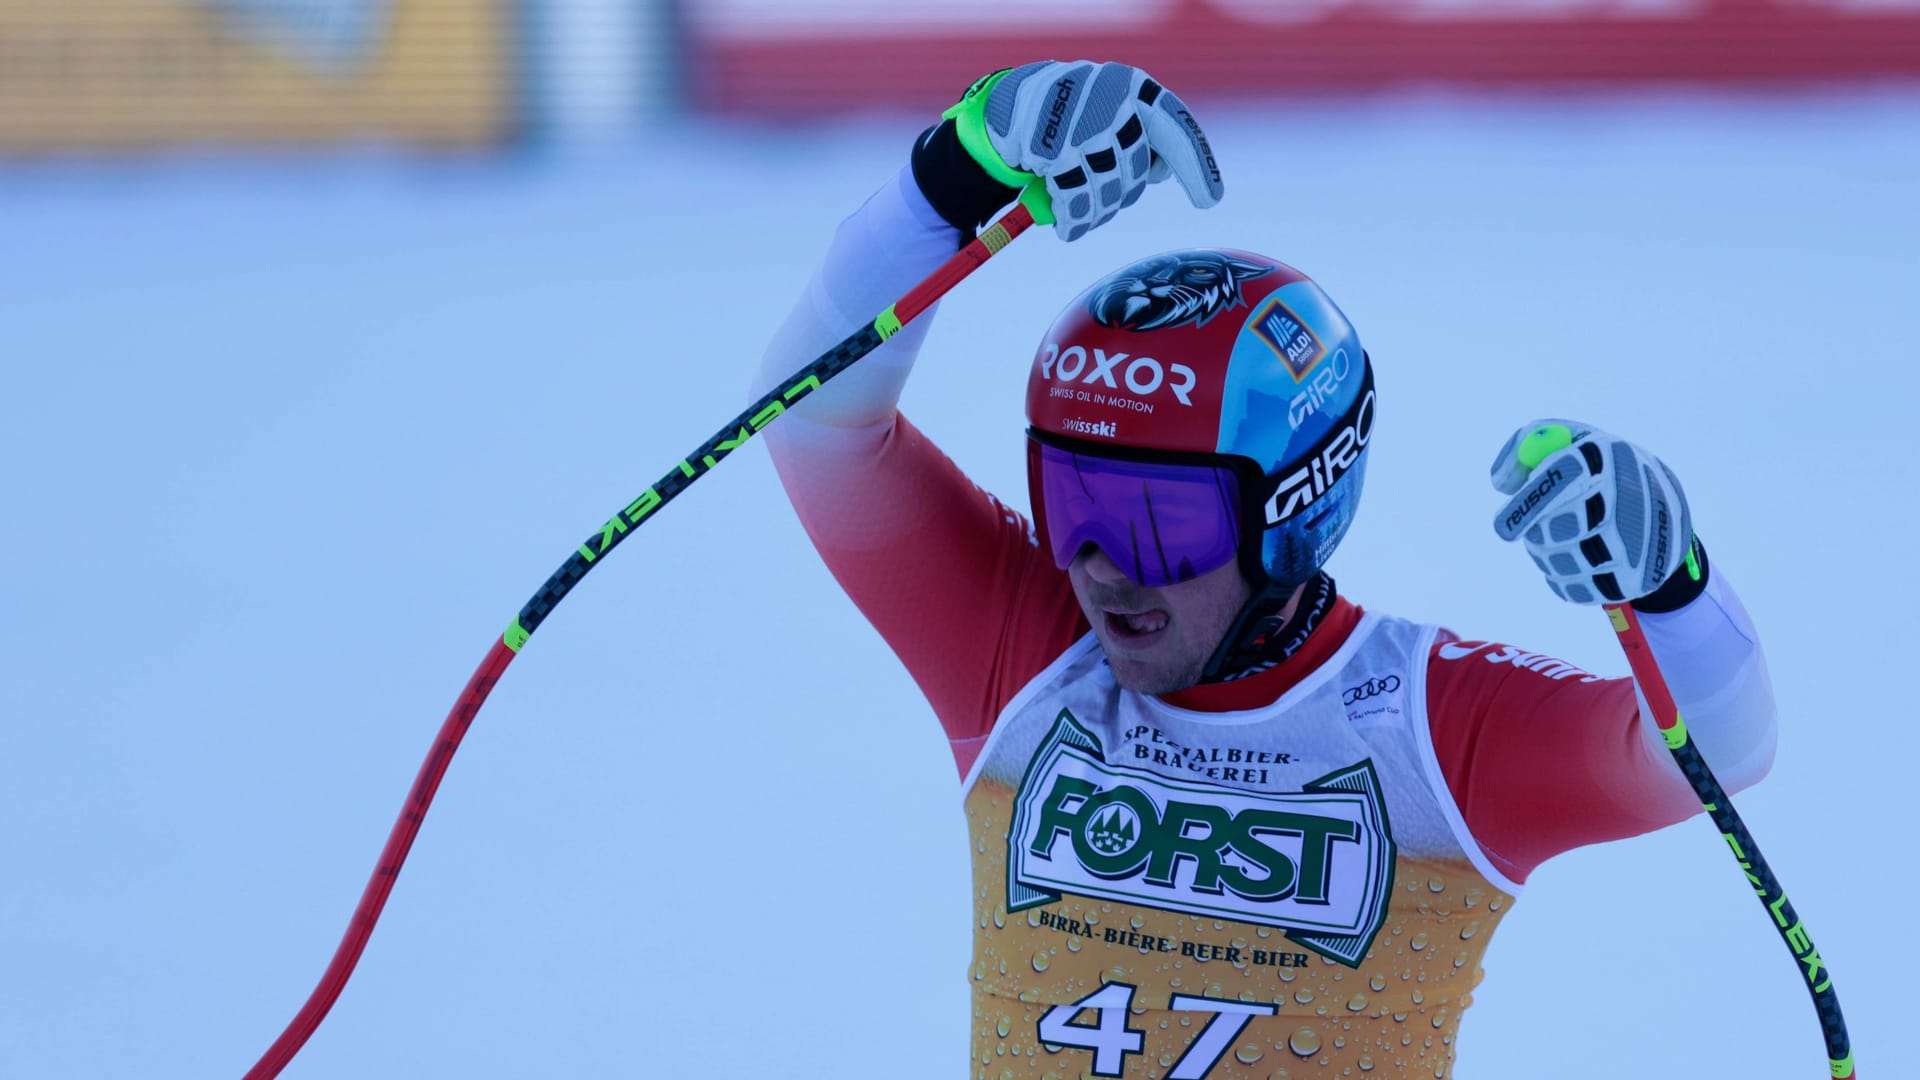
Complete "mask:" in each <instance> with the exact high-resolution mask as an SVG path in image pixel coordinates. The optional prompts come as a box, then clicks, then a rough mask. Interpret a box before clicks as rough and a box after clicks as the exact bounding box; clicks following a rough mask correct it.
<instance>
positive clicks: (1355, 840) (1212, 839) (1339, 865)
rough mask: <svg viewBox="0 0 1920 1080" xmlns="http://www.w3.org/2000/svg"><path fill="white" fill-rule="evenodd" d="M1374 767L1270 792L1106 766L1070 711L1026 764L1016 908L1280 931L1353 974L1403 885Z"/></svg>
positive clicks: (1012, 870)
mask: <svg viewBox="0 0 1920 1080" xmlns="http://www.w3.org/2000/svg"><path fill="white" fill-rule="evenodd" d="M1394 852H1395V849H1394V843H1393V837H1392V834H1391V832H1390V831H1389V830H1388V828H1387V819H1386V809H1385V803H1384V800H1383V799H1382V798H1381V797H1380V791H1379V781H1378V778H1377V777H1376V776H1375V774H1374V771H1373V765H1372V763H1371V762H1365V761H1363V762H1361V763H1359V764H1357V765H1354V766H1351V767H1349V768H1346V769H1342V770H1340V771H1338V772H1335V773H1332V774H1329V775H1327V776H1324V777H1321V778H1320V779H1319V780H1316V781H1314V782H1313V783H1310V784H1308V785H1306V786H1305V787H1304V788H1303V789H1302V790H1300V791H1298V792H1289V793H1285V794H1264V793H1254V792H1248V791H1241V790H1238V789H1234V788H1225V787H1216V786H1213V785H1210V784H1204V783H1194V782H1191V781H1188V780H1186V779H1184V778H1176V777H1170V776H1162V775H1160V774H1158V773H1154V772H1149V771H1146V770H1142V769H1135V768H1130V767H1127V766H1124V765H1116V764H1110V763H1108V762H1107V761H1106V760H1105V759H1104V757H1103V756H1102V754H1101V752H1100V746H1099V743H1098V741H1097V740H1096V739H1095V738H1094V737H1093V735H1092V734H1090V733H1089V732H1088V731H1087V730H1086V729H1085V728H1083V727H1081V726H1080V725H1079V724H1078V723H1077V722H1075V721H1074V719H1073V717H1072V715H1071V714H1070V713H1068V712H1066V711H1064V710H1063V711H1062V712H1061V714H1060V716H1059V718H1058V719H1057V720H1056V721H1055V723H1054V729H1053V731H1052V733H1050V734H1049V735H1048V737H1047V739H1046V740H1045V741H1044V742H1043V743H1042V744H1041V746H1040V748H1039V750H1038V751H1037V752H1036V753H1035V755H1034V757H1033V760H1032V761H1031V762H1030V763H1029V765H1028V767H1027V774H1026V777H1025V779H1024V780H1023V781H1022V782H1021V785H1020V792H1019V795H1018V796H1017V798H1016V802H1015V809H1014V819H1013V826H1012V828H1011V829H1010V830H1009V831H1008V834H1007V910H1008V911H1022V910H1025V909H1027V908H1031V907H1038V906H1040V905H1042V904H1049V903H1052V902H1054V901H1056V900H1058V899H1060V896H1061V895H1062V894H1064V893H1074V894H1076V895H1079V896H1098V897H1103V898H1107V899H1112V900H1120V901H1124V902H1126V903H1130V904H1139V905H1145V906H1148V907H1155V908H1161V909H1165V910H1169V911H1181V912H1188V913H1192V914H1196V915H1210V916H1225V917H1229V918H1233V919H1238V920H1242V921H1245V922H1252V923H1258V924H1260V925H1263V926H1274V927H1279V928H1282V929H1284V930H1286V931H1287V936H1288V937H1289V938H1291V939H1293V940H1294V941H1296V942H1298V943H1299V944H1300V945H1302V946H1304V947H1306V948H1310V949H1313V950H1315V951H1316V952H1319V953H1321V954H1322V955H1325V956H1328V957H1331V958H1333V959H1335V960H1338V961H1340V962H1341V963H1343V964H1346V965H1348V966H1349V967H1351V966H1355V965H1356V964H1358V962H1359V960H1360V958H1361V957H1363V956H1365V955H1366V951H1367V948H1368V946H1369V945H1371V944H1372V942H1373V937H1374V935H1375V934H1376V933H1378V932H1379V929H1380V922H1381V920H1382V919H1383V918H1384V917H1385V915H1386V908H1387V897H1388V895H1389V894H1390V892H1391V889H1392V887H1393V865H1394Z"/></svg>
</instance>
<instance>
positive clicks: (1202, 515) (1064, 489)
mask: <svg viewBox="0 0 1920 1080" xmlns="http://www.w3.org/2000/svg"><path fill="white" fill-rule="evenodd" d="M1028 454H1029V455H1030V456H1031V458H1033V459H1034V460H1033V462H1032V463H1033V465H1034V467H1035V468H1036V469H1037V471H1038V473H1039V483H1038V484H1037V485H1036V488H1037V490H1038V492H1039V495H1040V502H1041V506H1040V508H1039V509H1040V511H1041V524H1042V527H1043V530H1044V534H1045V537H1046V540H1047V543H1048V544H1049V546H1051V547H1052V549H1053V561H1054V563H1055V564H1056V565H1058V566H1059V567H1060V568H1061V569H1062V570H1064V569H1066V568H1067V566H1068V565H1069V564H1071V563H1072V562H1073V560H1074V558H1075V557H1076V556H1077V555H1079V554H1080V551H1081V549H1082V548H1084V547H1085V546H1086V545H1088V544H1093V545H1095V546H1097V547H1098V548H1099V549H1100V550H1101V551H1104V552H1106V553H1107V558H1109V559H1112V560H1113V561H1114V563H1115V564H1116V565H1117V566H1119V567H1120V569H1121V571H1122V572H1124V573H1125V574H1126V575H1127V577H1129V578H1131V579H1133V580H1134V581H1135V582H1136V583H1138V584H1140V585H1144V586H1147V587H1149V588H1159V587H1161V586H1165V585H1174V584H1178V583H1180V582H1182V581H1187V580H1190V579H1192V578H1196V577H1199V576H1200V575H1201V574H1204V573H1207V572H1208V571H1210V570H1217V569H1219V568H1220V567H1222V566H1225V565H1226V564H1227V563H1229V562H1232V561H1233V558H1234V552H1235V551H1236V550H1237V549H1238V547H1239V539H1240V532H1239V525H1240V514H1239V505H1240V482H1239V479H1238V478H1237V477H1236V476H1235V475H1234V473H1233V470H1232V469H1228V468H1224V467H1220V466H1212V465H1171V464H1162V463H1156V462H1147V461H1124V460H1120V459H1117V458H1105V457H1093V456H1091V455H1088V454H1076V453H1074V452H1073V451H1071V450H1063V449H1061V448H1059V447H1057V446H1049V445H1047V444H1045V443H1042V442H1039V441H1037V440H1031V441H1029V443H1028Z"/></svg>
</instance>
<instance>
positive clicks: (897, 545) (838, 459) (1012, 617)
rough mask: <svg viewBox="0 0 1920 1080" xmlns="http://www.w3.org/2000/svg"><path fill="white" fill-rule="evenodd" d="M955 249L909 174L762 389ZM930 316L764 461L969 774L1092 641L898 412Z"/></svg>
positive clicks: (1024, 534) (797, 322) (1028, 553)
mask: <svg viewBox="0 0 1920 1080" xmlns="http://www.w3.org/2000/svg"><path fill="white" fill-rule="evenodd" d="M958 247H959V232H958V230H956V229H954V228H953V227H952V226H950V225H948V224H947V223H946V222H945V221H944V220H941V218H940V217H939V215H938V214H936V213H935V212H934V211H933V210H932V208H931V207H930V206H928V205H927V203H926V200H925V198H924V197H923V196H922V195H921V194H920V192H919V189H918V187H917V186H915V184H914V183H913V180H912V177H911V174H910V173H909V172H906V171H904V170H903V171H902V173H901V175H899V176H897V177H895V178H894V180H893V181H891V182H890V183H889V184H888V185H886V186H884V187H882V188H881V190H880V191H879V192H876V193H875V194H874V196H873V197H872V198H870V199H868V200H867V202H866V203H865V204H864V205H863V206H862V207H861V208H860V209H859V210H857V211H855V212H854V214H852V215H851V216H849V217H848V218H847V219H846V220H845V221H844V222H842V223H841V225H840V228H839V229H838V231H837V232H836V233H835V236H834V240H833V243H832V246H831V247H830V248H829V250H828V254H827V257H826V259H825V261H824V263H823V265H822V266H821V268H820V270H819V272H818V273H817V274H816V275H815V277H814V279H813V280H812V281H811V282H810V283H809V285H808V288H807V290H806V292H805V293H804V294H803V295H802V297H801V298H800V301H799V302H798V303H797V304H796V305H795V307H794V309H793V312H792V313H791V314H790V315H789V316H788V318H787V321H786V322H785V324H784V325H782V327H781V328H780V330H779V331H778V333H777V334H776V335H775V337H774V340H773V341H772V342H771V343H770V344H769V345H768V348H767V352H766V355H765V357H764V359H763V362H762V374H761V376H760V378H759V380H758V385H760V386H763V387H764V386H771V385H773V384H774V382H775V381H776V380H777V379H778V378H779V377H781V376H783V375H785V374H786V373H788V372H791V371H793V370H795V369H797V368H798V367H799V366H800V365H802V364H804V363H806V362H807V361H808V360H810V359H812V358H813V357H814V356H815V355H818V354H819V353H820V352H823V351H825V350H826V349H827V348H829V347H831V346H832V345H833V344H834V343H836V342H838V341H840V340H841V339H842V338H844V337H845V336H846V335H847V334H849V333H851V332H852V331H853V330H855V329H857V328H858V327H859V326H860V325H861V324H862V323H864V322H865V321H866V320H867V319H870V318H871V317H872V316H873V315H874V314H875V313H877V312H878V311H880V310H881V309H883V308H885V307H886V306H887V305H888V304H890V303H892V302H893V301H894V300H896V299H898V298H899V296H900V295H901V294H902V293H905V292H906V291H907V290H908V289H910V288H911V287H912V286H913V285H914V284H916V283H917V282H918V281H919V280H920V279H921V278H923V277H925V276H926V275H927V274H928V273H929V272H931V271H932V270H933V269H934V268H936V267H938V266H939V265H940V263H941V262H943V261H944V260H945V259H946V258H947V257H948V256H950V255H952V254H953V252H954V251H955V250H957V249H958ZM934 314H935V312H934V311H929V312H927V313H926V314H925V315H923V316H922V317H921V318H920V319H918V320H916V321H915V322H914V323H913V324H912V325H910V326H908V327H906V328H905V329H903V330H901V331H900V332H899V333H896V334H895V335H894V336H893V337H892V338H891V339H889V340H888V342H887V343H886V344H885V345H883V346H882V347H881V348H880V349H878V350H876V351H875V352H874V353H873V354H872V355H869V356H868V357H866V358H864V359H862V360H860V361H859V362H858V363H856V364H854V365H853V367H852V368H850V369H848V370H847V371H846V372H845V373H844V374H842V375H841V376H840V377H839V378H837V379H836V380H834V381H833V382H831V383H828V384H827V385H826V386H825V387H823V388H822V389H821V390H819V391H817V392H815V393H814V394H812V395H810V396H809V397H808V398H807V399H806V400H804V401H803V402H801V404H800V405H799V406H798V407H796V408H795V409H793V410H791V411H790V414H789V415H788V416H785V417H783V418H782V419H781V420H780V422H779V423H776V424H773V425H771V426H770V427H768V429H767V431H766V433H765V440H766V443H767V447H768V452H769V453H770V454H771V455H772V457H773V462H774V466H775V468H776V469H777V470H778V471H779V474H780V480H781V483H782V485H783V486H784V487H785V488H786V491H787V495H788V498H789V499H791V500H792V503H793V506H794V510H795V512H796V513H797V514H798V515H799V517H800V522H801V524H802V525H803V526H804V527H805V529H806V531H807V535H808V537H809V538H810V539H811V540H812V541H813V544H814V547H815V548H816V549H817V550H818V551H819V552H820V555H821V557H822V559H823V560H824V561H825V562H826V564H827V567H828V569H829V570H831V571H832V573H833V575H834V578H835V580H837V581H838V582H839V583H840V585H841V587H842V588H844V589H845V590H846V592H847V595H848V596H849V597H851V598H852V600H853V602H854V604H855V605H856V606H858V607H859V609H860V611H861V613H862V614H864V615H865V616H866V617H867V619H868V620H869V621H870V622H872V623H873V625H874V628H875V629H877V630H878V631H879V632H880V634H881V636H882V637H883V638H884V639H885V640H886V642H887V644H888V646H889V647H890V648H892V649H893V651H894V653H895V655H897V656H898V657H899V658H900V660H901V662H902V663H903V664H905V665H906V667H907V670H908V672H909V673H910V674H911V675H912V676H913V678H914V680H915V682H916V683H918V685H919V686H920V689H921V691H922V692H924V693H925V694H926V695H927V700H928V702H929V703H930V704H931V705H932V706H933V710H934V713H935V715H936V716H937V717H938V718H939V720H940V723H941V725H942V727H943V728H945V730H946V733H947V738H948V740H949V742H950V743H951V744H952V746H953V750H954V755H955V761H956V763H957V764H958V766H959V768H960V771H961V773H962V774H963V775H964V774H965V773H966V771H967V769H968V768H969V767H970V766H971V765H972V762H973V759H974V757H975V756H976V755H977V754H978V752H979V749H980V746H981V745H982V744H983V743H984V741H985V738H986V735H987V733H988V730H989V729H990V728H991V726H992V724H993V721H994V719H995V718H996V717H997V716H998V715H999V712H1000V709H1001V708H1002V707H1003V706H1004V705H1005V704H1006V703H1007V701H1009V700H1011V698H1012V696H1013V695H1014V694H1015V693H1016V692H1017V691H1018V690H1019V689H1020V687H1021V686H1023V685H1025V684H1026V683H1027V681H1029V680H1030V679H1032V678H1033V676H1034V675H1036V674H1038V673H1039V672H1040V671H1041V670H1042V669H1043V668H1045V667H1046V665H1047V664H1048V663H1050V662H1051V661H1052V660H1053V658H1054V657H1056V656H1058V655H1059V654H1060V653H1061V652H1062V651H1064V650H1065V649H1066V648H1067V646H1068V645H1070V644H1072V642H1073V641H1074V640H1075V639H1077V638H1078V637H1079V636H1080V635H1081V634H1083V633H1085V630H1086V626H1085V623H1084V620H1082V619H1081V618H1080V614H1079V607H1078V605H1077V604H1076V603H1075V601H1074V599H1073V594H1072V590H1071V588H1070V587H1069V586H1068V584H1067V579H1066V575H1065V574H1064V573H1062V572H1061V571H1060V570H1059V569H1058V568H1056V567H1055V566H1054V565H1053V562H1052V560H1051V558H1049V557H1046V556H1045V555H1043V554H1042V553H1041V552H1040V550H1039V548H1038V546H1037V545H1036V544H1035V542H1034V539H1033V535H1032V530H1031V528H1030V527H1029V526H1028V523H1027V522H1026V520H1025V519H1024V518H1023V517H1022V516H1021V515H1020V514H1018V513H1017V512H1015V511H1014V510H1012V509H1010V508H1009V507H1007V506H1006V505H1005V504H1003V503H1002V502H1000V500H998V499H996V498H994V497H993V496H992V495H990V494H988V493H987V492H985V491H982V490H981V489H980V488H978V487H976V486H974V484H973V482H972V481H970V480H968V479H967V477H966V476H965V474H963V473H962V472H961V471H960V469H959V468H958V467H957V466H955V465H954V463H953V462H952V461H951V460H949V459H948V458H947V456H946V455H945V454H943V453H941V452H940V450H939V448H938V447H936V446H934V445H933V443H932V442H931V441H929V440H928V439H927V438H926V436H924V435H923V434H922V433H921V432H920V431H919V430H918V429H917V428H915V427H914V426H913V425H912V424H911V423H909V422H908V421H907V420H906V418H905V417H903V416H901V415H900V414H899V412H898V401H899V396H900V391H901V388H902V387H903V386H904V384H905V382H906V378H907V375H908V373H909V372H910V371H911V369H912V365H913V361H914V358H915V356H916V354H917V353H918V351H919V348H920V345H921V342H922V341H923V340H924V337H925V334H926V331H927V326H928V325H929V324H930V323H931V322H932V319H933V316H934Z"/></svg>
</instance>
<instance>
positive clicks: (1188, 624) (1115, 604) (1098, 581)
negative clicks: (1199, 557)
mask: <svg viewBox="0 0 1920 1080" xmlns="http://www.w3.org/2000/svg"><path fill="white" fill-rule="evenodd" d="M1067 577H1068V579H1069V580H1071V581H1072V582H1073V595H1074V596H1075V597H1076V598H1078V599H1079V601H1080V610H1081V611H1083V612H1085V613H1086V616H1087V621H1088V622H1089V623H1092V624H1093V633H1094V636H1095V637H1097V638H1099V639H1100V646H1101V647H1102V648H1104V649H1105V650H1106V651H1107V663H1108V664H1109V665H1110V666H1111V667H1112V668H1113V677H1114V680H1115V681H1117V682H1118V683H1119V684H1120V685H1121V686H1124V687H1126V688H1127V689H1129V690H1133V691H1137V692H1139V693H1142V694H1170V693H1173V692H1174V691H1176V690H1185V689H1186V688H1187V687H1189V686H1192V685H1194V684H1195V683H1197V682H1199V681H1200V674H1201V672H1203V671H1205V670H1206V666H1207V660H1208V658H1209V657H1211V656H1212V655H1213V650H1214V649H1215V648H1216V647H1217V646H1218V645H1219V644H1220V639H1221V638H1222V637H1225V636H1226V633H1227V627H1228V626H1229V625H1231V624H1232V622H1233V617H1234V616H1235V615H1237V614H1239V613H1240V608H1241V607H1242V606H1244V605H1245V604H1246V602H1247V600H1248V598H1249V597H1251V596H1252V595H1253V587H1252V586H1251V585H1249V584H1247V579H1246V577H1245V576H1244V575H1242V574H1241V573H1240V564H1239V562H1238V561H1230V562H1228V563H1227V564H1226V565H1225V566H1222V567H1218V568H1216V569H1214V570H1210V571H1208V572H1207V573H1204V574H1201V575H1200V576H1199V577H1196V578H1191V579H1189V580H1187V581H1182V582H1179V583H1178V584H1174V585H1163V586H1161V587H1159V588H1147V587H1145V586H1141V585H1136V584H1134V582H1133V581H1132V580H1131V579H1129V578H1128V577H1127V576H1126V575H1125V574H1123V573H1121V572H1120V568H1119V567H1118V566H1116V565H1114V562H1113V560H1112V559H1109V558H1108V557H1107V555H1106V553H1105V552H1103V551H1101V550H1100V549H1099V548H1098V547H1096V546H1094V545H1092V544H1088V545H1086V547H1085V548H1084V549H1082V550H1081V552H1080V554H1079V555H1077V556H1075V557H1074V560H1073V562H1072V563H1070V564H1068V566H1067Z"/></svg>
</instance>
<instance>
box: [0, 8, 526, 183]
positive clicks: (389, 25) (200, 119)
mask: <svg viewBox="0 0 1920 1080" xmlns="http://www.w3.org/2000/svg"><path fill="white" fill-rule="evenodd" d="M510 16H511V4H510V0H0V152H7V151H22V150H25V151H36V150H53V151H57V150H66V149H86V148H94V147H113V146H127V145H140V144H177V143H212V144H223V143H228V144H230V143H262V142H266V143H313V142H321V141H339V140H347V139H352V140H367V141H395V142H407V143H429V144H475V143H489V142H497V141H499V140H500V139H502V138H504V137H505V136H507V135H508V134H509V133H510V131H511V126H512V120H513V108H514V104H515V94H514V87H513V62H512V61H513V47H514V42H513V40H512V35H511V26H512V23H511V17H510Z"/></svg>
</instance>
